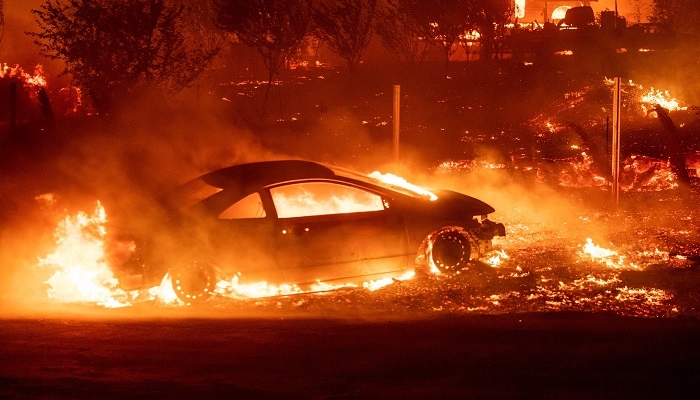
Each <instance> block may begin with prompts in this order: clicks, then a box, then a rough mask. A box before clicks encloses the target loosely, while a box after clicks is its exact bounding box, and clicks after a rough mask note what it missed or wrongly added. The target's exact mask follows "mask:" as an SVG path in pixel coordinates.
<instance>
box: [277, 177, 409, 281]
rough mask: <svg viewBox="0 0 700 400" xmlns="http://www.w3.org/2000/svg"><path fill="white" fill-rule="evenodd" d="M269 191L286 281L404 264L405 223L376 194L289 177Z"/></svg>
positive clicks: (370, 272) (378, 272)
mask: <svg viewBox="0 0 700 400" xmlns="http://www.w3.org/2000/svg"><path fill="white" fill-rule="evenodd" d="M269 193H270V196H271V199H272V202H273V204H274V209H275V212H276V214H277V222H278V228H277V231H278V232H277V235H278V251H277V259H278V264H279V267H280V269H281V270H282V271H284V273H285V275H286V276H287V277H288V279H289V280H290V281H293V282H296V283H305V282H314V281H317V280H320V281H323V282H331V281H335V280H339V279H340V280H343V279H350V278H358V277H380V276H382V275H383V274H386V273H396V272H397V271H402V270H404V269H405V268H406V266H407V255H408V244H407V234H406V229H405V226H404V223H403V221H402V220H401V218H400V217H399V216H398V215H397V214H396V213H394V212H393V211H392V210H391V209H390V208H388V205H389V203H388V200H387V199H386V198H383V197H382V196H381V195H380V194H378V193H375V192H372V191H370V190H367V189H364V188H361V187H359V186H355V185H352V184H348V183H344V182H336V181H303V182H293V183H289V184H283V185H278V186H275V187H271V188H269Z"/></svg>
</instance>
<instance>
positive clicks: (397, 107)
mask: <svg viewBox="0 0 700 400" xmlns="http://www.w3.org/2000/svg"><path fill="white" fill-rule="evenodd" d="M400 114H401V86H400V85H394V118H393V122H394V125H393V127H394V162H396V163H398V162H399V127H400V122H401V121H400V117H401V115H400Z"/></svg>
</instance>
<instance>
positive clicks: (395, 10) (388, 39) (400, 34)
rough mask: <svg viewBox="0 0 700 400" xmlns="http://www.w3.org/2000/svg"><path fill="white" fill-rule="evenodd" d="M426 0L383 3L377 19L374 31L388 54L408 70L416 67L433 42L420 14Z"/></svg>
mask: <svg viewBox="0 0 700 400" xmlns="http://www.w3.org/2000/svg"><path fill="white" fill-rule="evenodd" d="M429 3H430V4H432V3H433V2H432V1H429V0H387V4H386V7H384V8H383V9H382V10H381V12H380V13H379V15H378V16H377V24H376V32H377V34H378V35H379V37H380V38H381V39H382V43H383V44H384V47H386V48H387V50H389V52H391V53H394V54H397V55H399V56H400V57H401V58H402V59H403V61H404V62H405V63H406V64H408V66H409V67H410V68H411V69H415V68H417V67H418V66H420V65H421V64H422V63H423V61H424V60H425V57H426V56H427V54H428V51H429V50H430V48H431V47H432V46H433V45H434V44H435V42H434V41H433V40H432V39H431V37H430V25H428V24H426V23H425V21H424V20H423V18H421V15H422V14H423V10H424V9H425V7H426V6H428V4H429Z"/></svg>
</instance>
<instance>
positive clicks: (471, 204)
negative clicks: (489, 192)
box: [433, 189, 496, 216]
mask: <svg viewBox="0 0 700 400" xmlns="http://www.w3.org/2000/svg"><path fill="white" fill-rule="evenodd" d="M433 192H434V193H435V194H436V195H437V196H438V198H437V200H435V203H436V204H439V205H440V206H441V207H444V208H447V209H448V210H451V211H455V212H463V213H464V212H466V213H469V214H471V215H475V216H476V215H487V214H491V213H492V212H494V211H496V210H495V209H494V208H493V207H491V206H490V205H488V204H487V203H485V202H483V201H481V200H479V199H476V198H474V197H471V196H467V195H466V194H462V193H458V192H454V191H452V190H446V189H441V190H433Z"/></svg>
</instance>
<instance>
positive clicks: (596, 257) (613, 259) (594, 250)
mask: <svg viewBox="0 0 700 400" xmlns="http://www.w3.org/2000/svg"><path fill="white" fill-rule="evenodd" d="M582 252H583V255H584V257H590V260H591V261H594V262H597V263H600V264H604V265H606V266H608V267H610V268H614V269H619V268H624V267H626V266H628V265H629V266H630V267H632V268H635V269H636V268H637V266H636V265H635V264H633V263H629V264H627V263H626V262H625V258H626V257H625V256H623V255H620V254H618V252H616V251H615V250H610V249H606V248H603V247H600V246H598V245H597V244H594V243H593V239H591V238H587V239H586V244H585V245H584V246H583V250H582Z"/></svg>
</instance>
